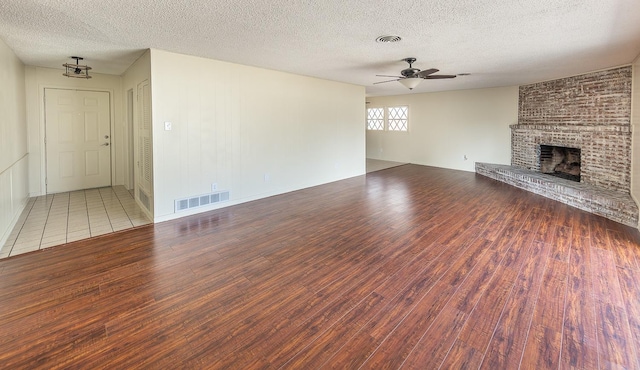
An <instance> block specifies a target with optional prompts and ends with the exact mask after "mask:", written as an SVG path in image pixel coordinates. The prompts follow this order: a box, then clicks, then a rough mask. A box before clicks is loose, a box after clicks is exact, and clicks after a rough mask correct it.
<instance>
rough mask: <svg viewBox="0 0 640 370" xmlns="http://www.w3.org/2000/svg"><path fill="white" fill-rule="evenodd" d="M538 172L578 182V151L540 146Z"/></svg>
mask: <svg viewBox="0 0 640 370" xmlns="http://www.w3.org/2000/svg"><path fill="white" fill-rule="evenodd" d="M540 172H542V173H547V174H549V175H553V176H557V177H561V178H563V179H567V180H572V181H577V182H580V149H576V148H567V147H563V146H552V145H540Z"/></svg>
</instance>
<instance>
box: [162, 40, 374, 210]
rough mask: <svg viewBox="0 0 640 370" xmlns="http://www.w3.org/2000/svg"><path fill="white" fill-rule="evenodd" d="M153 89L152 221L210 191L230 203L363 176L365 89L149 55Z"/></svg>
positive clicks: (201, 60) (174, 56) (189, 58)
mask: <svg viewBox="0 0 640 370" xmlns="http://www.w3.org/2000/svg"><path fill="white" fill-rule="evenodd" d="M151 81H152V99H153V113H152V114H153V163H154V164H153V172H154V181H153V182H154V196H155V202H154V204H155V212H154V215H155V220H156V221H163V220H168V219H172V218H177V217H181V216H183V215H186V214H189V213H193V212H197V211H204V210H208V209H212V208H215V207H211V208H207V207H202V208H201V209H200V208H195V209H191V210H189V211H186V212H179V213H174V201H175V200H176V199H179V198H184V197H189V196H195V195H199V194H205V193H210V192H211V184H212V183H216V184H217V185H218V189H220V190H229V191H230V196H231V201H230V202H228V203H226V204H223V205H230V204H236V203H240V202H244V201H249V200H253V199H258V198H262V197H267V196H271V195H275V194H280V193H284V192H288V191H292V190H296V189H300V188H304V187H309V186H314V185H318V184H322V183H327V182H331V181H336V180H340V179H344V178H348V177H352V176H357V175H361V174H364V172H365V159H364V158H365V137H364V136H365V134H364V126H363V122H364V100H365V95H364V87H361V86H354V85H349V84H344V83H338V82H331V81H326V80H320V79H316V78H310V77H304V76H298V75H293V74H288V73H282V72H276V71H271V70H265V69H260V68H254V67H248V66H242V65H237V64H232V63H225V62H220V61H215V60H210V59H204V58H197V57H192V56H186V55H180V54H174V53H169V52H165V51H160V50H153V49H152V50H151ZM164 122H171V123H172V126H173V130H171V131H165V130H164ZM218 206H219V205H218ZM190 211H191V212H190Z"/></svg>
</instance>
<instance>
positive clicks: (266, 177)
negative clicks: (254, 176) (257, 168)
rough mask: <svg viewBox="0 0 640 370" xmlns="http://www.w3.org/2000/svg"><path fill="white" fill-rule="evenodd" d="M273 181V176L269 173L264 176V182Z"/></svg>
mask: <svg viewBox="0 0 640 370" xmlns="http://www.w3.org/2000/svg"><path fill="white" fill-rule="evenodd" d="M270 180H271V175H270V174H268V173H265V174H264V182H269V181H270Z"/></svg>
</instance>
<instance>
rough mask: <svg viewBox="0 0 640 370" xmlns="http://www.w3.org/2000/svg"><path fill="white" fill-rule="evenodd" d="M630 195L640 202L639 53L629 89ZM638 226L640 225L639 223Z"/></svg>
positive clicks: (634, 64)
mask: <svg viewBox="0 0 640 370" xmlns="http://www.w3.org/2000/svg"><path fill="white" fill-rule="evenodd" d="M631 126H632V130H633V131H632V133H631V135H632V138H631V140H632V143H631V196H632V197H633V199H634V200H635V201H636V203H639V202H640V55H639V56H638V58H637V59H636V60H635V62H634V63H633V80H632V91H631ZM639 226H640V225H639Z"/></svg>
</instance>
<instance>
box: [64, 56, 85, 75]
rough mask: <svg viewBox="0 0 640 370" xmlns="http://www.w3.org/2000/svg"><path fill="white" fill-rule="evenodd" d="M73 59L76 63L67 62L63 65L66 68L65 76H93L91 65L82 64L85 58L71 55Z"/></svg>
mask: <svg viewBox="0 0 640 370" xmlns="http://www.w3.org/2000/svg"><path fill="white" fill-rule="evenodd" d="M71 59H75V60H76V64H72V63H65V64H63V65H62V66H63V67H64V68H65V72H64V73H63V74H62V75H63V76H67V77H73V78H86V79H88V78H91V76H89V70H90V69H91V67H89V66H83V65H80V64H79V63H80V61H81V60H83V59H84V58H81V57H71Z"/></svg>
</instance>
